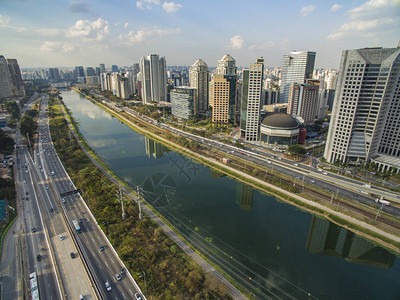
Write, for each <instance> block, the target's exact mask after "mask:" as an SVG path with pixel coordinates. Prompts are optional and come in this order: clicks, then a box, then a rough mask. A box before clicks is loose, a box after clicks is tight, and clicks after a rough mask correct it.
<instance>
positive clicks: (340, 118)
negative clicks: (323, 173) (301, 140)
mask: <svg viewBox="0 0 400 300" xmlns="http://www.w3.org/2000/svg"><path fill="white" fill-rule="evenodd" d="M324 157H325V158H326V160H328V161H329V162H335V161H336V160H339V161H342V162H348V163H355V164H357V163H361V162H363V161H366V162H367V161H370V160H371V159H372V160H373V161H374V162H376V163H377V164H378V165H380V166H381V167H382V168H389V167H396V168H397V169H400V48H365V49H356V50H344V51H343V53H342V59H341V63H340V70H339V72H338V78H337V84H336V93H335V100H334V103H333V110H332V118H331V124H330V127H329V133H328V138H327V142H326V148H325V153H324Z"/></svg>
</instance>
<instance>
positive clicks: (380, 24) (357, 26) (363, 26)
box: [327, 18, 398, 40]
mask: <svg viewBox="0 0 400 300" xmlns="http://www.w3.org/2000/svg"><path fill="white" fill-rule="evenodd" d="M396 23H398V20H396V19H394V18H390V19H386V18H385V19H375V20H365V21H364V20H357V21H352V22H349V23H345V24H343V25H342V26H340V28H339V29H338V30H336V31H334V32H332V33H330V34H329V35H328V36H327V39H328V40H338V39H341V38H343V37H348V36H364V37H372V36H374V35H375V34H376V32H375V31H377V29H383V28H386V27H387V28H391V27H393V26H394V24H396Z"/></svg>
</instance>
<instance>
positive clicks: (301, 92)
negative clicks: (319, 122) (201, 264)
mask: <svg viewBox="0 0 400 300" xmlns="http://www.w3.org/2000/svg"><path fill="white" fill-rule="evenodd" d="M318 88H319V81H318V80H314V79H307V80H306V83H305V84H299V83H296V82H295V83H293V84H292V85H291V86H290V91H289V103H288V114H289V115H292V116H296V117H300V118H302V119H303V120H304V124H306V125H312V124H314V120H315V116H316V115H317V114H318V108H319V105H318V104H319V103H318Z"/></svg>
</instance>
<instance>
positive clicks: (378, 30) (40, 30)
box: [0, 0, 400, 69]
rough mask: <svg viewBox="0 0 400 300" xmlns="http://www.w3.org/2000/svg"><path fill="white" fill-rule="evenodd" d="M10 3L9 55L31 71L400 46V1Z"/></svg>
mask: <svg viewBox="0 0 400 300" xmlns="http://www.w3.org/2000/svg"><path fill="white" fill-rule="evenodd" d="M1 6H2V11H1V14H0V32H1V34H2V41H3V43H2V46H1V47H0V54H2V55H4V56H6V57H10V58H16V59H18V61H19V64H20V66H21V68H34V67H44V68H45V67H64V66H65V67H67V66H71V67H72V66H76V65H84V66H95V65H96V66H97V65H98V64H99V63H105V64H106V65H111V64H117V65H131V64H133V63H135V62H138V61H139V59H140V57H141V56H143V55H146V53H159V54H160V55H162V56H165V57H166V58H167V60H168V63H169V65H186V66H190V65H191V64H192V63H193V61H195V60H197V59H199V58H202V59H203V60H204V61H205V62H206V63H207V64H208V65H209V66H211V67H213V66H215V65H216V62H217V61H218V59H219V58H220V57H221V56H222V55H224V54H226V53H229V54H231V55H232V56H233V57H235V59H236V61H237V66H239V67H246V66H248V65H249V64H250V63H251V62H252V61H254V59H255V58H257V57H260V56H263V57H264V59H265V65H266V66H281V65H282V57H283V55H285V54H287V53H289V52H290V51H293V50H298V51H301V50H309V51H315V52H316V53H317V56H316V62H315V67H316V68H335V69H337V68H338V67H339V63H340V57H341V52H342V50H343V49H357V48H364V47H374V46H382V47H389V48H391V47H396V46H397V43H398V38H399V37H398V34H397V32H396V30H395V28H399V26H400V17H399V15H398V13H397V12H398V11H399V8H400V1H399V0H379V1H378V0H370V1H353V2H351V3H341V2H340V1H326V2H324V3H318V2H312V1H307V2H301V3H298V2H297V1H294V0H290V1H289V0H286V1H284V2H280V3H275V2H269V1H257V0H253V1H250V2H246V5H243V3H242V2H239V1H231V2H225V1H216V2H211V1H202V2H201V3H196V2H195V3H192V2H190V3H189V2H188V1H184V0H178V1H176V2H166V1H160V0H140V1H129V2H127V1H118V2H116V1H113V2H112V3H109V2H107V1H98V2H96V4H94V3H92V2H87V1H62V2H60V1H48V0H41V1H36V2H35V3H33V2H31V1H13V2H7V3H2V5H1ZM255 8H257V9H255ZM26 11H29V12H30V13H29V14H26V13H23V12H26ZM49 11H56V12H57V13H55V14H49V13H48V12H49ZM171 41H173V42H171Z"/></svg>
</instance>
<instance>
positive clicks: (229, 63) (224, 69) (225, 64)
mask: <svg viewBox="0 0 400 300" xmlns="http://www.w3.org/2000/svg"><path fill="white" fill-rule="evenodd" d="M217 75H236V60H234V59H233V57H232V56H230V55H229V54H225V55H224V56H223V57H222V58H221V59H220V60H219V61H218V62H217Z"/></svg>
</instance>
